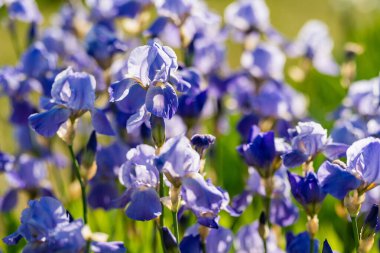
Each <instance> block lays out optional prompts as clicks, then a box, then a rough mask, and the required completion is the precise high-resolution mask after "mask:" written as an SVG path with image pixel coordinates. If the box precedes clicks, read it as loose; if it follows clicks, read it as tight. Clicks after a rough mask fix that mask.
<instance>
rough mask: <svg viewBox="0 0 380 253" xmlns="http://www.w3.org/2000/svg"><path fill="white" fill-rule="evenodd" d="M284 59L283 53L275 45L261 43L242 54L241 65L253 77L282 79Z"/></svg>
mask: <svg viewBox="0 0 380 253" xmlns="http://www.w3.org/2000/svg"><path fill="white" fill-rule="evenodd" d="M285 60H286V58H285V55H284V53H283V52H282V51H281V50H280V49H279V48H278V47H277V46H275V45H272V44H269V43H265V44H264V43H262V44H259V45H258V46H257V47H256V48H255V49H254V50H252V51H245V52H244V53H243V54H242V57H241V65H242V66H243V67H244V68H245V69H247V70H248V71H249V72H250V73H251V74H252V76H254V77H255V78H259V79H275V80H282V79H283V73H284V65H285Z"/></svg>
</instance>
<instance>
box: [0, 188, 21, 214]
mask: <svg viewBox="0 0 380 253" xmlns="http://www.w3.org/2000/svg"><path fill="white" fill-rule="evenodd" d="M17 201H18V190H17V189H9V190H8V191H7V192H6V193H5V194H4V196H3V197H2V198H0V212H10V211H12V209H14V208H15V207H16V205H17Z"/></svg>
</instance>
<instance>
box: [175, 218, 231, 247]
mask: <svg viewBox="0 0 380 253" xmlns="http://www.w3.org/2000/svg"><path fill="white" fill-rule="evenodd" d="M199 227H200V226H199V225H198V224H195V225H193V226H191V227H189V228H188V229H186V232H185V235H184V237H183V239H182V241H181V243H180V245H179V247H180V250H181V253H201V252H202V248H201V238H200V234H199ZM232 239H233V234H232V232H231V230H229V229H227V228H224V227H219V228H218V229H210V231H209V233H208V235H207V237H206V239H205V243H206V249H207V252H215V253H227V252H229V251H230V249H231V247H232Z"/></svg>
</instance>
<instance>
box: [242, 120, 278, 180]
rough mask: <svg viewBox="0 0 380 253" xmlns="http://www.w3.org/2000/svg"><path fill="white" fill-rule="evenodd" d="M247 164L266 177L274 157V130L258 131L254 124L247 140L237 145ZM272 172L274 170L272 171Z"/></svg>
mask: <svg viewBox="0 0 380 253" xmlns="http://www.w3.org/2000/svg"><path fill="white" fill-rule="evenodd" d="M238 152H239V153H240V154H241V155H242V157H243V158H244V160H245V162H246V163H247V165H248V166H253V167H255V169H257V170H258V172H259V174H260V175H261V176H262V177H268V176H270V175H268V173H269V172H270V170H271V166H272V163H273V161H274V160H275V158H276V146H275V138H274V132H273V131H270V132H265V133H260V129H259V128H258V127H256V126H253V127H252V128H251V133H250V137H249V142H248V143H246V144H243V145H241V146H239V147H238ZM273 172H274V171H273Z"/></svg>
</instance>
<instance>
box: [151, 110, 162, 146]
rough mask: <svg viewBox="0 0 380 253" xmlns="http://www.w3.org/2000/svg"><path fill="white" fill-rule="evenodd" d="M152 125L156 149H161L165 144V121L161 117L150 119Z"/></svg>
mask: <svg viewBox="0 0 380 253" xmlns="http://www.w3.org/2000/svg"><path fill="white" fill-rule="evenodd" d="M150 124H151V127H152V138H153V141H154V144H155V145H156V147H158V148H160V147H162V145H164V143H165V139H166V137H165V121H164V119H163V118H161V117H157V116H154V115H153V114H152V116H151V117H150Z"/></svg>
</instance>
